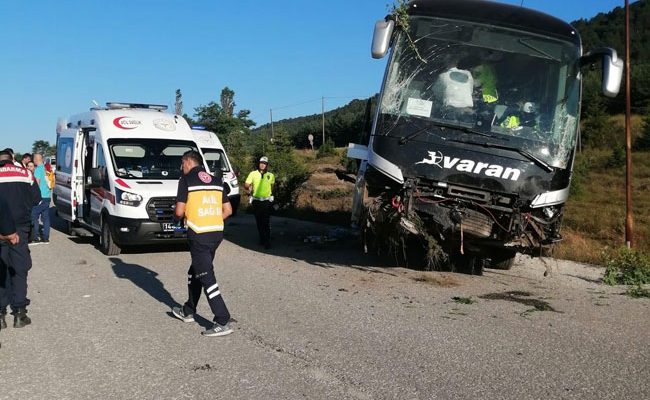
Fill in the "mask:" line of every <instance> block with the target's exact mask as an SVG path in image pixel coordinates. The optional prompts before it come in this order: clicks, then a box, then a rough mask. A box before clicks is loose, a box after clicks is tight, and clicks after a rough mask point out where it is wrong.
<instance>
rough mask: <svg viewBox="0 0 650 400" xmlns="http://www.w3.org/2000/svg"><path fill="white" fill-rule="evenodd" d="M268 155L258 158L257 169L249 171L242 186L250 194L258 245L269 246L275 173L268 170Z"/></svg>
mask: <svg viewBox="0 0 650 400" xmlns="http://www.w3.org/2000/svg"><path fill="white" fill-rule="evenodd" d="M268 168H269V159H268V157H262V158H260V161H259V163H258V165H257V170H255V171H251V173H250V174H248V177H247V178H246V182H245V183H244V188H245V189H246V190H247V191H248V195H249V196H251V199H252V201H251V206H252V207H253V214H255V222H257V233H258V234H259V237H260V245H262V246H264V247H266V248H267V249H268V248H269V247H271V206H272V204H273V185H274V184H275V175H273V174H272V173H271V172H269V171H268Z"/></svg>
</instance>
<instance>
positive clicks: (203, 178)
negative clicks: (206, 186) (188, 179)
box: [199, 171, 212, 183]
mask: <svg viewBox="0 0 650 400" xmlns="http://www.w3.org/2000/svg"><path fill="white" fill-rule="evenodd" d="M199 179H200V180H201V181H202V182H203V183H210V182H212V177H211V176H210V174H208V173H207V172H205V171H201V172H199Z"/></svg>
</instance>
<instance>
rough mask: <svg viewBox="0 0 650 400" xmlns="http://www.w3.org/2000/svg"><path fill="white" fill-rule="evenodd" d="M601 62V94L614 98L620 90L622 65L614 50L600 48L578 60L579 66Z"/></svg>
mask: <svg viewBox="0 0 650 400" xmlns="http://www.w3.org/2000/svg"><path fill="white" fill-rule="evenodd" d="M598 60H602V71H603V74H602V84H601V85H602V92H603V94H604V95H605V96H607V97H616V95H617V94H618V92H619V90H620V88H621V79H622V77H623V67H624V63H623V60H621V59H620V58H619V57H618V55H617V54H616V50H614V49H612V48H609V47H600V48H597V49H594V50H592V51H590V52H589V53H587V54H585V55H584V56H582V58H581V59H580V66H581V67H582V66H585V65H591V64H594V63H596V62H597V61H598Z"/></svg>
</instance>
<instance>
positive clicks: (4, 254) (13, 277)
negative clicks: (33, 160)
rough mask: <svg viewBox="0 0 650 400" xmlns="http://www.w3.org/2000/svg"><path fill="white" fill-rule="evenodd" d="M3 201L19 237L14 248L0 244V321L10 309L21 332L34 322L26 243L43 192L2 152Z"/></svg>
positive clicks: (0, 186)
mask: <svg viewBox="0 0 650 400" xmlns="http://www.w3.org/2000/svg"><path fill="white" fill-rule="evenodd" d="M0 197H2V198H3V199H4V201H5V202H6V203H7V205H8V208H9V210H10V212H11V215H12V217H13V221H14V224H15V226H16V233H17V235H18V241H17V242H16V243H15V244H11V243H7V242H5V241H3V242H0V321H2V322H4V321H5V315H6V314H7V306H8V305H11V310H12V313H13V315H14V328H22V327H24V326H26V325H29V324H30V323H31V322H32V321H31V319H30V318H29V317H28V316H27V306H28V305H29V299H28V298H27V274H28V272H29V270H30V269H31V268H32V257H31V255H30V252H29V247H28V246H27V242H28V238H29V229H30V224H31V213H32V208H33V207H34V206H35V205H36V204H38V203H40V201H41V192H40V190H39V189H38V185H37V184H36V182H34V177H33V176H32V175H31V173H29V171H27V170H26V169H25V168H22V167H19V166H16V165H14V164H13V160H12V155H11V153H9V152H8V151H2V152H0ZM8 286H10V287H11V290H9V289H8V288H7V287H8ZM2 322H0V323H2ZM5 323H6V322H5Z"/></svg>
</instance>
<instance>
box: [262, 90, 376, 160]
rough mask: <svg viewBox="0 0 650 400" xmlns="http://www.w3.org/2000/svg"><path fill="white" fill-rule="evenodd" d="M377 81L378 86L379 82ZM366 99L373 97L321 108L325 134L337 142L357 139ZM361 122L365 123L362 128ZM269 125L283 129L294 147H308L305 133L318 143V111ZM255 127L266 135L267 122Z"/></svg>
mask: <svg viewBox="0 0 650 400" xmlns="http://www.w3.org/2000/svg"><path fill="white" fill-rule="evenodd" d="M377 85H378V86H379V83H377ZM369 102H370V103H372V106H374V97H373V98H370V99H357V100H352V101H351V102H349V103H348V104H346V105H345V106H342V107H339V108H336V109H334V110H330V111H327V112H325V135H326V137H327V138H330V139H332V140H333V141H334V143H335V144H336V145H337V146H347V144H348V143H349V142H356V141H358V140H359V137H360V135H361V133H362V132H363V131H364V129H368V126H367V125H369V121H368V120H369V119H370V118H371V114H370V110H368V107H369ZM372 106H371V107H372ZM364 124H366V127H365V128H364ZM273 129H274V130H275V131H278V130H281V131H284V132H285V133H287V134H288V135H289V136H290V137H291V139H292V141H293V143H294V144H295V145H296V146H297V147H309V141H308V140H307V136H308V135H309V134H312V135H314V146H315V147H319V146H320V145H321V143H322V142H323V139H322V137H323V135H322V132H323V116H322V114H313V115H307V116H304V117H297V118H288V119H283V120H280V121H277V122H274V123H273ZM255 131H256V132H259V133H266V134H267V135H269V134H270V131H271V125H270V124H264V125H262V126H260V127H259V128H258V129H255Z"/></svg>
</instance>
